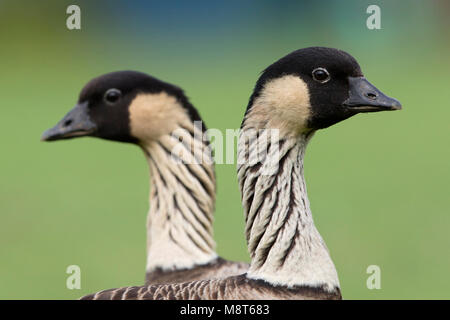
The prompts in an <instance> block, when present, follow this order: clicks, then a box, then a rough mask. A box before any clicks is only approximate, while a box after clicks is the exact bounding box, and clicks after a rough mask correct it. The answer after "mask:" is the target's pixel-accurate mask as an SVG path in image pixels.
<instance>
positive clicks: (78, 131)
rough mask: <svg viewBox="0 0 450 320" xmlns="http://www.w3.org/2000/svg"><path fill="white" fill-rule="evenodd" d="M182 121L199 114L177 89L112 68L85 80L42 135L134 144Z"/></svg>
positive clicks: (55, 137)
mask: <svg viewBox="0 0 450 320" xmlns="http://www.w3.org/2000/svg"><path fill="white" fill-rule="evenodd" d="M186 121H201V119H200V116H199V114H198V113H197V111H196V110H195V109H194V107H193V106H192V105H191V104H190V103H189V101H188V99H187V98H186V96H185V95H184V93H183V91H182V90H181V89H180V88H178V87H176V86H174V85H171V84H169V83H165V82H163V81H160V80H158V79H156V78H153V77H151V76H149V75H147V74H144V73H141V72H136V71H118V72H112V73H108V74H104V75H102V76H99V77H97V78H94V79H92V80H91V81H89V82H88V83H87V84H86V85H85V86H84V88H83V89H82V90H81V93H80V95H79V98H78V101H77V103H76V105H75V107H74V108H73V109H72V110H70V111H69V112H68V113H67V114H66V115H65V116H64V117H63V118H62V119H61V120H60V121H59V122H58V123H57V124H56V125H55V126H54V127H53V128H51V129H49V130H47V131H45V132H44V134H43V135H42V140H43V141H55V140H62V139H72V138H77V137H83V136H90V137H97V138H102V139H107V140H114V141H121V142H130V143H136V144H140V143H145V142H148V141H153V140H158V138H159V137H160V136H162V135H164V134H169V133H170V132H172V131H173V130H174V129H176V128H177V127H178V126H179V125H182V124H183V122H186Z"/></svg>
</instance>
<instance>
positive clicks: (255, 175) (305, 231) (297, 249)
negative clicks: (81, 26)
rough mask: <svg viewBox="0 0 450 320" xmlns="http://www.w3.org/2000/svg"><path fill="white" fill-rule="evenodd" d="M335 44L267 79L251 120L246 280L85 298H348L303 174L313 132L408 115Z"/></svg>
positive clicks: (242, 163)
mask: <svg viewBox="0 0 450 320" xmlns="http://www.w3.org/2000/svg"><path fill="white" fill-rule="evenodd" d="M400 108H401V106H400V103H399V102H398V101H397V100H395V99H392V98H389V97H387V96H386V95H384V94H383V93H382V92H380V91H379V90H378V89H377V88H375V87H374V86H373V85H371V84H370V83H369V82H368V81H367V80H366V79H365V78H364V76H363V74H362V71H361V69H360V67H359V65H358V63H357V62H356V60H355V59H354V58H353V57H352V56H350V55H349V54H347V53H345V52H343V51H340V50H337V49H331V48H322V47H313V48H306V49H300V50H297V51H294V52H292V53H291V54H289V55H287V56H285V57H284V58H282V59H280V60H279V61H277V62H275V63H274V64H272V65H271V66H269V67H268V68H267V69H266V70H264V72H263V73H262V75H261V77H260V78H259V80H258V82H257V83H256V87H255V89H254V91H253V94H252V96H251V98H250V102H249V104H248V107H247V111H246V113H245V117H244V120H243V122H242V127H241V129H242V130H241V134H240V138H239V146H238V159H239V164H238V180H239V184H240V189H241V193H242V202H243V207H244V214H245V221H246V228H245V230H246V236H247V243H248V249H249V251H250V255H251V265H250V269H249V270H248V272H247V273H246V274H242V275H238V276H231V277H229V278H226V279H221V280H203V281H195V282H187V283H179V284H170V285H160V286H143V287H128V288H120V289H111V290H106V291H103V292H101V293H97V294H93V295H90V296H86V297H84V298H85V299H340V298H341V292H340V286H339V280H338V276H337V272H336V269H335V266H334V264H333V262H332V260H331V257H330V254H329V252H328V249H327V247H326V245H325V243H324V241H323V239H322V237H321V236H320V234H319V232H318V231H317V229H316V227H315V226H314V222H313V219H312V215H311V210H310V205H309V201H308V197H307V193H306V185H305V179H304V175H303V158H304V154H305V150H306V146H307V144H308V142H309V141H310V139H311V138H312V136H313V134H314V132H315V131H316V130H319V129H324V128H327V127H329V126H331V125H333V124H335V123H338V122H340V121H342V120H345V119H347V118H349V117H351V116H353V115H356V114H358V113H362V112H376V111H387V110H397V109H400Z"/></svg>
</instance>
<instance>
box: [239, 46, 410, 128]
mask: <svg viewBox="0 0 450 320" xmlns="http://www.w3.org/2000/svg"><path fill="white" fill-rule="evenodd" d="M399 109H401V104H400V102H399V101H398V100H396V99H394V98H390V97H388V96H387V95H385V94H384V93H382V92H381V91H380V90H378V89H377V88H376V87H375V86H374V85H372V84H371V83H370V82H369V81H368V80H367V79H366V78H365V77H364V75H363V73H362V71H361V68H360V66H359V64H358V62H357V61H356V60H355V58H353V57H352V56H351V55H350V54H348V53H346V52H344V51H341V50H338V49H333V48H325V47H310V48H305V49H299V50H296V51H294V52H292V53H290V54H288V55H287V56H285V57H283V58H281V59H280V60H278V61H277V62H275V63H273V64H272V65H270V66H269V67H267V68H266V69H265V70H264V71H263V73H262V75H261V77H260V78H259V79H258V81H257V83H256V86H255V89H254V91H253V94H252V96H251V98H250V102H249V105H248V108H247V112H246V116H245V118H244V122H243V127H245V126H249V127H252V128H255V129H263V128H276V129H280V130H282V131H284V134H293V133H304V132H311V131H315V130H318V129H324V128H327V127H329V126H331V125H334V124H336V123H338V122H340V121H343V120H345V119H348V118H350V117H352V116H354V115H356V114H358V113H366V112H378V111H391V110H399ZM282 133H283V132H282Z"/></svg>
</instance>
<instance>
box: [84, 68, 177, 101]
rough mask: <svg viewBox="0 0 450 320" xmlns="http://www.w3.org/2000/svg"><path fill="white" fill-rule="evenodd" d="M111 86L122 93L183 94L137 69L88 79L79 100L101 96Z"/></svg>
mask: <svg viewBox="0 0 450 320" xmlns="http://www.w3.org/2000/svg"><path fill="white" fill-rule="evenodd" d="M111 88H116V89H119V90H120V91H121V92H122V94H124V95H126V94H128V93H130V92H146V93H158V92H162V91H165V92H167V93H168V94H171V95H173V96H175V97H177V98H179V97H181V96H184V94H183V91H182V90H181V89H180V88H178V87H176V86H174V85H172V84H169V83H166V82H163V81H161V80H159V79H156V78H154V77H152V76H150V75H148V74H145V73H142V72H137V71H116V72H111V73H107V74H104V75H101V76H99V77H96V78H94V79H92V80H91V81H89V82H88V83H87V84H86V85H85V86H84V88H83V89H82V90H81V92H80V96H79V99H78V100H79V102H83V101H91V100H95V99H97V98H99V97H103V95H104V93H105V92H106V91H107V90H108V89H111Z"/></svg>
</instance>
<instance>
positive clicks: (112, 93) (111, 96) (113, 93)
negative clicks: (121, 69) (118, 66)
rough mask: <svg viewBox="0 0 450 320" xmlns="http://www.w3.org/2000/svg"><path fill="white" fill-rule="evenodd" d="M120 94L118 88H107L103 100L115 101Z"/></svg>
mask: <svg viewBox="0 0 450 320" xmlns="http://www.w3.org/2000/svg"><path fill="white" fill-rule="evenodd" d="M121 96H122V92H120V90H119V89H115V88H112V89H108V91H106V93H105V101H106V102H109V103H116V102H117V100H119V99H120V97H121Z"/></svg>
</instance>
